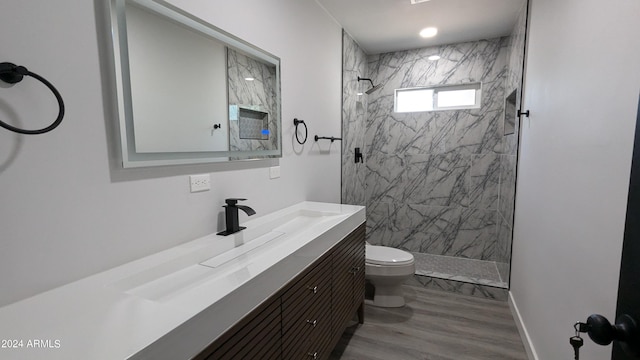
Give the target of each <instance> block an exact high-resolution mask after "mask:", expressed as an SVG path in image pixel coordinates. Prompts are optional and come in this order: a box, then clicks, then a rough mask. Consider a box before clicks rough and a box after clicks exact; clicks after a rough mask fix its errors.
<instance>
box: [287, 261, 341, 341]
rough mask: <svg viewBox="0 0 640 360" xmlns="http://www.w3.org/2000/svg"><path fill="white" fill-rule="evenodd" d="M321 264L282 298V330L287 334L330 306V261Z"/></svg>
mask: <svg viewBox="0 0 640 360" xmlns="http://www.w3.org/2000/svg"><path fill="white" fill-rule="evenodd" d="M326 260H327V261H323V262H321V263H320V264H319V265H318V266H316V267H315V268H314V271H313V272H310V273H308V274H305V276H302V277H301V279H300V280H298V281H297V282H296V283H294V284H293V285H292V286H291V287H290V288H289V289H288V290H287V291H286V292H285V294H284V295H283V297H282V329H283V333H287V332H288V330H289V329H290V328H294V329H295V328H296V326H294V325H295V324H299V322H300V321H301V320H306V319H309V318H310V317H312V316H313V315H314V314H316V313H318V312H319V311H321V309H322V308H327V309H328V308H329V307H330V306H331V261H330V260H331V259H330V258H327V259H326Z"/></svg>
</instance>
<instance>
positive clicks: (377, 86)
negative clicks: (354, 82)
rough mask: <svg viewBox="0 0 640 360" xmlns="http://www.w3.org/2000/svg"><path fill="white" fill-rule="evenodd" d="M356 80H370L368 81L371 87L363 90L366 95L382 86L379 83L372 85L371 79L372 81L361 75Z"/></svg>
mask: <svg viewBox="0 0 640 360" xmlns="http://www.w3.org/2000/svg"><path fill="white" fill-rule="evenodd" d="M358 81H368V82H370V83H371V89H369V90H367V91H365V94H367V95H369V94H371V93H372V92H374V91H376V90H378V89H379V88H380V87H381V86H382V85H381V84H378V85H373V81H372V80H371V79H368V78H362V77H360V76H358Z"/></svg>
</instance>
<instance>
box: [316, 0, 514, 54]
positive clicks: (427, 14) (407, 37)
mask: <svg viewBox="0 0 640 360" xmlns="http://www.w3.org/2000/svg"><path fill="white" fill-rule="evenodd" d="M316 1H317V2H318V3H319V4H320V5H321V6H322V7H324V8H325V9H326V10H327V12H328V13H329V14H331V15H332V16H333V17H334V18H335V19H336V20H337V21H338V22H339V23H340V24H341V25H342V27H344V29H345V30H346V31H347V33H349V34H350V35H351V36H352V37H353V38H354V39H355V40H356V41H357V42H358V44H359V45H360V46H361V47H362V49H363V50H364V51H365V52H366V53H367V54H379V53H384V52H391V51H398V50H408V49H417V48H422V47H427V46H434V45H442V44H454V43H459V42H465V41H474V40H480V39H490V38H495V37H500V36H505V35H508V34H510V33H511V30H512V29H513V27H514V25H515V21H516V17H517V14H518V13H519V10H520V9H521V8H522V7H523V6H524V3H525V0H431V1H426V2H422V3H419V4H416V5H411V3H410V0H316ZM430 26H434V27H437V28H438V35H436V36H435V37H434V38H430V39H423V38H421V37H420V36H419V35H418V33H419V32H420V30H422V29H423V28H425V27H430Z"/></svg>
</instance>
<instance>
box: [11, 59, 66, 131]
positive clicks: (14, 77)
mask: <svg viewBox="0 0 640 360" xmlns="http://www.w3.org/2000/svg"><path fill="white" fill-rule="evenodd" d="M24 76H31V77H32V78H34V79H36V80H39V81H40V82H41V83H43V84H44V85H45V86H46V87H48V88H49V90H51V92H53V95H55V97H56V100H58V107H59V108H60V111H59V112H58V117H57V118H56V120H55V121H54V122H53V123H52V124H51V125H49V126H47V127H45V128H42V129H39V130H25V129H20V128H17V127H14V126H11V125H9V124H7V123H5V122H3V121H2V120H0V126H2V127H3V128H5V129H7V130H10V131H13V132H16V133H18V134H25V135H38V134H44V133H47V132H49V131H51V130H53V129H55V128H57V127H58V125H60V123H61V122H62V118H63V117H64V101H62V96H61V95H60V93H59V92H58V90H57V89H56V88H55V86H53V84H51V83H50V82H49V81H47V79H45V78H43V77H42V76H40V75H38V74H36V73H32V72H31V71H29V70H27V68H25V67H24V66H18V65H15V64H12V63H9V62H3V63H0V80H2V81H4V82H6V83H9V84H16V83H19V82H20V81H22V79H23V78H24Z"/></svg>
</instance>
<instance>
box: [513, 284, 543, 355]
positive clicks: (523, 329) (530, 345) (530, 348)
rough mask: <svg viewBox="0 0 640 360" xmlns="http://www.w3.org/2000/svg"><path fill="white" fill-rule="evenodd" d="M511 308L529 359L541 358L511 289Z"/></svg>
mask: <svg viewBox="0 0 640 360" xmlns="http://www.w3.org/2000/svg"><path fill="white" fill-rule="evenodd" d="M509 308H510V309H511V314H512V315H513V320H515V322H516V326H517V327H518V332H519V333H520V338H521V339H522V343H523V344H524V350H525V351H526V352H527V357H528V358H529V360H539V358H538V354H537V353H536V349H535V348H534V347H533V343H532V342H531V338H530V337H529V332H527V327H526V326H525V325H524V323H523V322H522V317H521V316H520V311H519V310H518V305H516V301H515V300H514V299H513V294H512V293H511V291H509Z"/></svg>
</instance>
